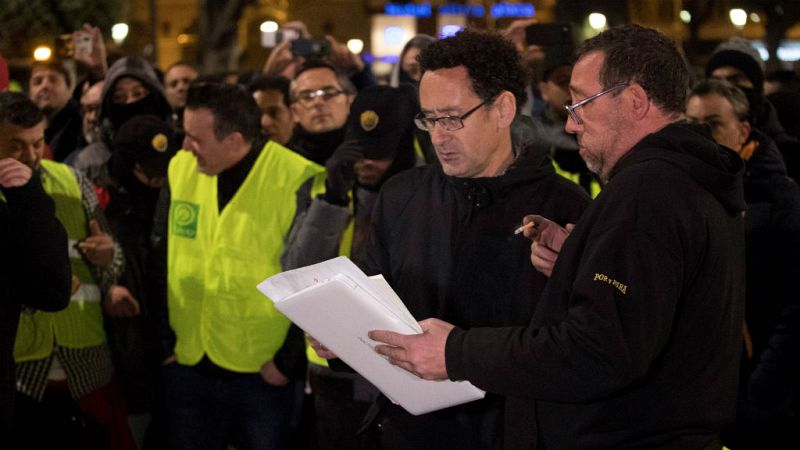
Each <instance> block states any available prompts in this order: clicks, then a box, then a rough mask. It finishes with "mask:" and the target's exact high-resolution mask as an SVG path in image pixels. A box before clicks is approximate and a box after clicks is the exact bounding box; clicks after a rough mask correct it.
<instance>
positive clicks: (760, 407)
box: [726, 130, 800, 449]
mask: <svg viewBox="0 0 800 450" xmlns="http://www.w3.org/2000/svg"><path fill="white" fill-rule="evenodd" d="M751 139H755V140H756V141H757V142H759V146H758V148H757V149H756V150H755V152H754V153H753V154H752V156H751V157H750V158H749V159H748V160H747V161H746V163H745V167H746V171H745V175H744V194H745V200H746V201H747V213H746V215H745V230H746V238H745V240H746V245H747V251H746V254H747V306H746V314H745V321H746V323H747V326H748V330H749V332H750V336H751V338H752V344H753V355H752V358H746V357H745V358H743V363H742V371H741V372H742V379H741V381H742V384H741V386H740V405H739V411H738V417H737V422H736V424H735V425H734V426H732V427H731V428H730V429H729V430H728V433H726V437H727V438H728V439H727V442H729V446H730V447H731V448H737V449H738V448H774V449H777V448H791V447H792V446H793V445H795V443H796V438H795V439H792V438H791V437H790V436H791V435H792V433H796V432H797V430H798V428H800V423H798V416H797V413H798V411H799V410H800V404H798V400H797V396H798V395H800V283H798V279H800V260H799V259H798V255H800V186H798V185H797V183H795V182H794V181H793V180H791V179H790V178H788V177H787V174H786V168H785V166H784V163H783V160H782V158H781V154H780V152H779V151H778V149H777V147H776V145H775V143H774V142H773V141H772V140H771V139H770V138H769V137H767V136H764V135H763V134H761V133H760V132H759V131H757V130H753V133H752V134H751Z"/></svg>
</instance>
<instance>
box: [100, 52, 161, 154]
mask: <svg viewBox="0 0 800 450" xmlns="http://www.w3.org/2000/svg"><path fill="white" fill-rule="evenodd" d="M123 77H131V78H135V79H137V80H139V81H140V82H141V83H142V84H144V86H145V87H146V88H147V89H148V90H149V91H150V94H149V95H148V96H146V97H144V98H143V99H141V100H139V101H137V102H134V103H130V104H128V105H114V102H113V98H114V87H115V86H116V84H117V81H119V79H120V78H123ZM123 108H124V109H125V111H120V115H121V116H122V117H121V118H120V119H117V118H115V117H114V116H115V115H116V113H115V111H116V110H118V109H123ZM171 113H172V109H171V108H170V106H169V103H167V98H166V96H165V95H164V86H163V85H162V84H161V81H159V79H158V77H157V76H156V72H155V70H153V67H152V66H151V65H150V64H149V63H148V62H147V61H145V60H143V59H141V58H135V57H125V58H120V59H118V60H117V61H116V62H115V63H114V64H112V65H111V67H110V68H109V69H108V72H106V78H105V85H104V86H103V95H102V103H101V108H100V123H101V124H102V127H103V135H104V138H105V139H106V141H107V142H111V140H112V139H113V136H114V134H115V133H116V131H117V129H118V128H119V127H120V126H122V124H123V123H124V122H125V121H124V120H121V119H123V118H124V119H127V118H130V117H133V116H134V115H145V114H150V115H154V116H156V117H158V118H160V119H162V120H164V121H168V120H169V118H170V115H171Z"/></svg>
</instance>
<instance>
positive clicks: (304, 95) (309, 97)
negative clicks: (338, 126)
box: [294, 87, 344, 106]
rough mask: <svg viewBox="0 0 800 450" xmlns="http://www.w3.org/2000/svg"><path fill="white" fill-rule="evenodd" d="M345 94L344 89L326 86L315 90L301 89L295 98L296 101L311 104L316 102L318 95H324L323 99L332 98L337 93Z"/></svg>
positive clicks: (305, 104)
mask: <svg viewBox="0 0 800 450" xmlns="http://www.w3.org/2000/svg"><path fill="white" fill-rule="evenodd" d="M341 94H344V91H343V90H341V89H337V88H335V87H324V88H322V89H315V90H313V91H300V92H299V93H298V94H297V95H296V96H295V98H294V101H295V102H297V103H300V104H301V105H303V106H309V105H311V104H312V103H313V102H314V99H315V98H317V97H322V99H323V100H330V99H332V98H333V97H336V96H337V95H341Z"/></svg>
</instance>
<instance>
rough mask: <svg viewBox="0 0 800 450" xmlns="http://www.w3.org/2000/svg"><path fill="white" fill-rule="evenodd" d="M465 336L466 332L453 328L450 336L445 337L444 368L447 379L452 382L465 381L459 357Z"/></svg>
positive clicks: (465, 376)
mask: <svg viewBox="0 0 800 450" xmlns="http://www.w3.org/2000/svg"><path fill="white" fill-rule="evenodd" d="M466 335H467V332H466V330H462V329H461V328H458V327H455V328H453V329H452V330H451V331H450V334H448V335H447V342H446V343H445V346H444V360H445V368H446V369H447V377H448V378H450V379H451V380H453V381H460V380H466V379H467V373H466V368H465V367H464V359H463V358H462V356H461V349H462V348H463V343H464V337H465V336H466Z"/></svg>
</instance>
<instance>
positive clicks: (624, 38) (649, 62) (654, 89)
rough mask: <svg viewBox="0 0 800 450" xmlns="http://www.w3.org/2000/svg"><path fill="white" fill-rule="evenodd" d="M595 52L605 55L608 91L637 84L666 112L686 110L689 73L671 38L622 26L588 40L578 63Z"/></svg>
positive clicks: (602, 77)
mask: <svg viewBox="0 0 800 450" xmlns="http://www.w3.org/2000/svg"><path fill="white" fill-rule="evenodd" d="M592 52H602V53H604V54H605V60H604V62H603V68H602V69H600V84H602V85H603V87H604V88H606V89H607V88H610V87H611V86H614V85H617V84H620V83H627V82H636V83H639V85H641V86H642V88H643V89H644V90H645V92H647V95H648V96H649V97H650V99H651V100H652V101H653V103H655V104H656V105H658V106H659V107H660V108H661V109H663V110H664V112H668V113H682V112H684V111H685V110H686V93H687V92H688V90H689V69H688V68H687V65H686V61H685V60H684V58H683V56H681V54H680V53H679V52H678V48H677V47H676V46H675V43H674V42H673V41H672V40H671V39H670V38H668V37H667V36H665V35H663V34H661V33H659V32H658V31H656V30H652V29H650V28H644V27H641V26H639V25H622V26H619V27H614V28H611V29H608V30H606V31H604V32H602V33H600V34H598V35H597V36H595V37H593V38H591V39H588V40H586V41H585V42H584V43H583V44H582V45H581V46H580V48H578V55H577V56H578V59H580V58H582V57H583V56H585V55H587V54H589V53H592Z"/></svg>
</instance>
